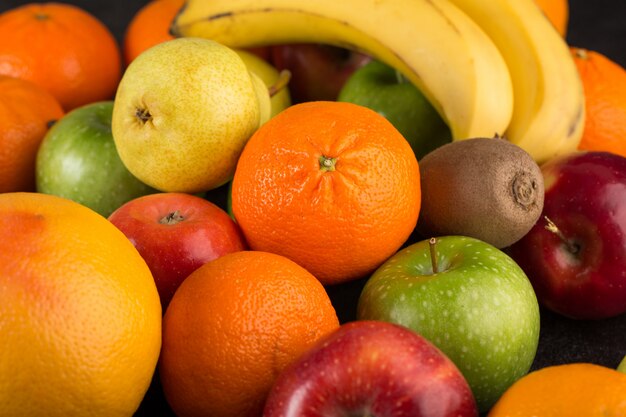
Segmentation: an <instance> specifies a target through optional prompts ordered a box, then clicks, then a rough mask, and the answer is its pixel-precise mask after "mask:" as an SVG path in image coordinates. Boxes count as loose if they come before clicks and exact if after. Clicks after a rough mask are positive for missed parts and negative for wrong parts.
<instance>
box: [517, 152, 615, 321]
mask: <svg viewBox="0 0 626 417" xmlns="http://www.w3.org/2000/svg"><path fill="white" fill-rule="evenodd" d="M541 172H542V174H543V177H544V182H545V187H546V190H545V203H544V207H543V212H542V213H541V219H540V220H539V221H538V222H537V223H536V224H535V225H534V226H533V227H532V228H531V230H530V231H529V232H528V233H527V234H526V235H525V236H524V237H523V238H522V239H520V240H519V241H518V242H516V243H515V244H513V245H511V246H510V247H509V248H507V252H508V253H509V254H510V255H511V257H512V258H513V259H515V261H516V262H517V263H518V264H519V265H520V266H521V267H522V269H524V271H525V272H526V275H528V278H529V279H530V281H531V282H532V284H533V287H534V288H535V292H536V293H537V298H539V302H540V303H542V304H543V305H544V306H546V307H547V308H549V309H550V310H552V311H555V312H557V313H559V314H562V315H565V316H567V317H570V318H577V319H603V318H608V317H614V316H618V315H621V314H623V313H626V218H625V217H624V207H625V203H626V157H623V156H619V155H616V154H613V153H610V152H591V151H590V152H574V153H570V154H568V155H563V156H561V157H558V158H553V159H551V160H550V161H548V162H547V163H545V164H543V165H542V166H541Z"/></svg>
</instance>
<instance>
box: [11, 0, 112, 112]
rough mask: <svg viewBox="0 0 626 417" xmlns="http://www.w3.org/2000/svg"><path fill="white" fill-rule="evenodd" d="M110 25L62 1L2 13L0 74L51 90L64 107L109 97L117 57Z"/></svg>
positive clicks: (26, 5) (67, 107) (35, 4)
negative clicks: (28, 81) (22, 79)
mask: <svg viewBox="0 0 626 417" xmlns="http://www.w3.org/2000/svg"><path fill="white" fill-rule="evenodd" d="M119 49H120V48H119V46H118V44H117V41H116V40H115V38H114V37H113V35H112V33H111V32H110V31H109V29H108V28H107V27H106V26H105V25H104V24H103V23H102V22H101V21H100V20H99V19H97V18H96V17H94V16H93V15H91V14H89V13H88V12H86V11H85V10H83V9H81V8H79V7H77V6H74V5H71V4H64V3H29V4H25V5H23V6H19V7H16V8H14V9H11V10H9V11H6V12H4V13H2V14H0V74H5V75H11V76H14V77H19V78H24V79H27V80H30V81H33V82H35V83H36V84H39V85H40V86H42V87H44V88H45V89H46V90H48V91H49V92H50V93H52V95H54V96H55V97H56V98H57V100H59V102H60V103H61V105H62V106H63V108H64V109H65V111H69V110H71V109H73V108H75V107H79V106H81V105H83V104H87V103H91V102H94V101H99V100H106V99H110V98H113V95H114V94H115V89H116V87H117V83H118V82H119V80H120V77H121V57H120V55H121V54H120V50H119Z"/></svg>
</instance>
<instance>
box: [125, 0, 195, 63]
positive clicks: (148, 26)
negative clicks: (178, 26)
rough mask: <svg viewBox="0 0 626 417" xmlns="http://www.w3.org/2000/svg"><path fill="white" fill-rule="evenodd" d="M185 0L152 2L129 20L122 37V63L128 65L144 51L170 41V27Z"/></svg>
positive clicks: (157, 0)
mask: <svg viewBox="0 0 626 417" xmlns="http://www.w3.org/2000/svg"><path fill="white" fill-rule="evenodd" d="M183 4H185V0H152V1H150V2H149V3H146V5H145V6H143V7H142V8H141V9H139V11H138V12H137V13H135V15H134V16H133V18H132V19H131V21H130V23H129V25H128V28H127V29H126V33H125V35H124V44H123V48H122V50H123V53H124V62H125V64H126V65H128V64H130V63H131V61H132V60H133V59H135V58H136V57H137V55H139V54H140V53H142V52H143V51H145V50H146V49H148V48H150V47H152V46H154V45H156V44H158V43H161V42H165V41H168V40H171V39H174V36H172V35H171V34H170V25H171V23H172V20H174V17H175V16H176V13H178V11H179V10H180V9H181V8H182V7H183Z"/></svg>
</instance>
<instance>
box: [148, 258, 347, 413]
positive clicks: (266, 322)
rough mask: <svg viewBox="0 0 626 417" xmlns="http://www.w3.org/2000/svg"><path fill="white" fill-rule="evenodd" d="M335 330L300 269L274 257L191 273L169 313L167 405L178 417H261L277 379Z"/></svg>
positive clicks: (163, 369) (226, 262)
mask: <svg viewBox="0 0 626 417" xmlns="http://www.w3.org/2000/svg"><path fill="white" fill-rule="evenodd" d="M338 327H339V321H338V319H337V315H336V313H335V310H334V308H333V306H332V305H331V302H330V299H329V297H328V295H327V294H326V291H325V290H324V288H323V287H322V285H321V284H320V283H319V281H318V280H317V279H316V278H315V277H314V276H313V275H311V274H310V273H309V272H307V271H306V270H305V269H303V268H302V267H300V266H298V265H297V264H295V263H294V262H292V261H290V260H289V259H287V258H284V257H282V256H279V255H275V254H271V253H264V252H256V251H242V252H234V253H230V254H226V255H224V256H222V257H220V258H218V259H216V260H214V261H211V262H208V263H206V264H204V265H203V266H201V267H200V268H198V269H197V270H195V271H194V272H192V273H191V275H189V276H188V277H187V279H185V280H184V281H183V283H182V284H181V286H180V287H179V288H178V290H177V291H176V293H175V294H174V297H173V298H172V301H171V302H170V304H169V306H168V308H167V311H166V313H165V316H164V319H163V349H162V353H161V359H160V363H159V375H160V378H161V382H162V385H163V391H164V393H165V397H166V399H167V401H168V403H169V404H170V406H171V407H172V409H173V411H174V412H175V413H176V415H177V416H179V417H184V416H199V415H206V416H212V417H226V416H232V417H245V416H259V415H261V411H262V409H263V404H264V402H265V398H266V396H267V395H268V393H269V391H270V389H271V387H272V384H273V383H274V381H275V379H276V377H277V375H278V374H279V373H280V372H281V371H282V370H283V369H284V368H285V367H286V366H287V365H288V364H290V363H291V362H292V361H293V360H294V359H295V358H296V357H298V356H299V355H300V354H301V353H303V352H304V351H305V350H306V349H307V348H308V347H309V346H312V344H313V343H314V342H316V341H317V340H318V339H320V338H321V337H322V336H324V335H326V334H328V333H330V332H332V331H334V330H336V329H337V328H338Z"/></svg>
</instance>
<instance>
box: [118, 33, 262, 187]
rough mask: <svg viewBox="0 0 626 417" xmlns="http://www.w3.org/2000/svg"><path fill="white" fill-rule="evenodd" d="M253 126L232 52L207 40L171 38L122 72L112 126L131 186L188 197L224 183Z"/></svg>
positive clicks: (256, 119)
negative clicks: (139, 183)
mask: <svg viewBox="0 0 626 417" xmlns="http://www.w3.org/2000/svg"><path fill="white" fill-rule="evenodd" d="M260 84H263V83H262V82H260ZM264 90H265V93H266V94H267V89H266V88H265V87H264ZM267 107H268V108H269V96H268V97H267ZM259 123H260V105H259V100H258V97H257V93H256V89H255V87H254V84H253V81H252V77H251V75H250V73H249V71H248V69H247V68H246V65H245V64H244V62H243V61H242V60H241V58H240V57H239V56H238V55H237V53H235V52H234V51H233V50H232V49H230V48H227V47H226V46H223V45H221V44H219V43H217V42H214V41H211V40H208V39H200V38H176V39H174V40H171V41H166V42H162V43H160V44H158V45H155V46H153V47H152V48H150V49H148V50H147V51H145V52H144V53H142V54H141V55H139V56H138V57H137V58H136V59H135V60H134V61H133V62H132V63H131V64H130V65H129V66H128V68H127V69H126V71H125V72H124V76H123V77H122V81H121V82H120V85H119V88H118V90H117V95H116V97H115V105H114V107H113V121H112V127H113V139H114V140H115V145H116V147H117V150H118V152H119V154H120V158H121V159H122V162H124V165H126V167H127V168H128V170H129V171H130V172H131V173H132V174H133V175H135V176H136V177H137V178H138V179H139V180H141V181H142V182H144V183H146V184H148V185H150V186H152V187H154V188H156V189H159V190H161V191H169V192H186V193H196V192H201V191H207V190H210V189H213V188H216V187H218V186H220V185H222V184H225V183H226V182H228V181H229V180H230V179H231V178H232V175H233V172H234V171H235V165H236V163H237V158H238V157H239V154H240V153H241V150H242V149H243V146H244V145H245V143H246V141H247V140H248V138H249V137H250V135H252V133H253V132H254V131H255V130H256V129H257V128H258V127H259Z"/></svg>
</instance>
